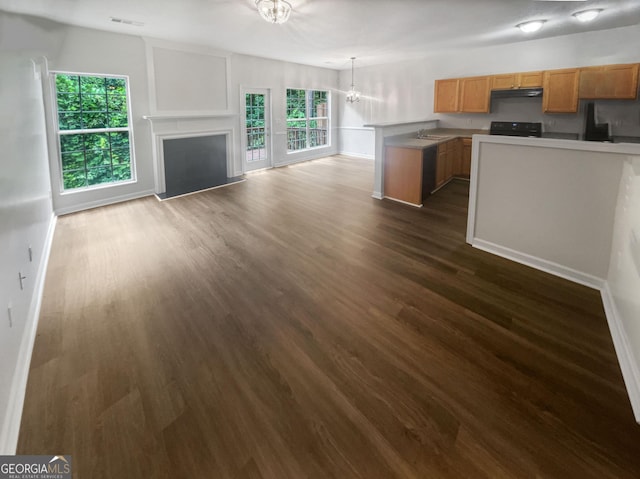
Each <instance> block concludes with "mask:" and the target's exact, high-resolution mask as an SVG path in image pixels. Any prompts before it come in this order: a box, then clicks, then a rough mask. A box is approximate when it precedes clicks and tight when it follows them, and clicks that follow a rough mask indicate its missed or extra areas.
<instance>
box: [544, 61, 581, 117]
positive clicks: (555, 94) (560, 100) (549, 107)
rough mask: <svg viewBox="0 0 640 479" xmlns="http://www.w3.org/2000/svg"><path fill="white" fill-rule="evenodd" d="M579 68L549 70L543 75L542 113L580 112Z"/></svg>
mask: <svg viewBox="0 0 640 479" xmlns="http://www.w3.org/2000/svg"><path fill="white" fill-rule="evenodd" d="M579 73H580V72H579V70H578V69H577V68H567V69H563V70H548V71H545V72H544V74H543V80H542V81H543V88H544V93H543V95H542V111H543V112H545V113H576V112H577V111H578V78H579Z"/></svg>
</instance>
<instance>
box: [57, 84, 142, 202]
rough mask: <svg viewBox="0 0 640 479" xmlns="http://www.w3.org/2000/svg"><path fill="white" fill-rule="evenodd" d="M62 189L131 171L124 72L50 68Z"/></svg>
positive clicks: (121, 177)
mask: <svg viewBox="0 0 640 479" xmlns="http://www.w3.org/2000/svg"><path fill="white" fill-rule="evenodd" d="M55 87H56V109H57V117H58V139H59V144H60V164H61V171H62V188H63V190H75V189H79V188H89V187H92V186H96V185H103V184H106V183H118V182H123V181H131V180H132V179H133V177H134V169H133V155H132V151H133V150H132V131H131V120H130V117H129V106H128V105H129V101H128V85H127V79H126V78H124V77H110V76H109V77H108V76H95V75H83V74H66V73H56V74H55Z"/></svg>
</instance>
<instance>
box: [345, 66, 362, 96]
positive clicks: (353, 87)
mask: <svg viewBox="0 0 640 479" xmlns="http://www.w3.org/2000/svg"><path fill="white" fill-rule="evenodd" d="M355 60H356V57H351V89H350V90H349V91H348V92H347V103H355V102H357V101H360V92H359V91H357V90H356V88H355V83H354V82H353V64H354V62H355Z"/></svg>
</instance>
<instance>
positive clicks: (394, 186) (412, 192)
mask: <svg viewBox="0 0 640 479" xmlns="http://www.w3.org/2000/svg"><path fill="white" fill-rule="evenodd" d="M436 151H437V150H436V147H435V146H431V147H427V148H422V149H420V148H405V147H401V146H387V147H385V157H384V196H385V198H390V199H394V200H399V201H402V202H404V203H409V204H412V205H414V206H422V201H423V199H424V198H426V197H427V196H429V195H430V194H431V191H433V190H434V189H435V188H436V186H435V175H436V161H437V158H436V155H437V153H436Z"/></svg>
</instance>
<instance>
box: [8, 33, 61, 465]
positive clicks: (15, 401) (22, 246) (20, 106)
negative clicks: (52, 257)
mask: <svg viewBox="0 0 640 479" xmlns="http://www.w3.org/2000/svg"><path fill="white" fill-rule="evenodd" d="M5 40H6V39H5V38H0V85H1V86H2V87H1V88H0V150H1V151H2V160H1V162H0V164H1V165H2V168H1V170H0V313H1V314H0V454H4V455H11V454H15V450H16V444H17V441H18V432H19V428H20V418H21V416H22V404H23V400H24V393H25V390H26V386H27V377H28V373H29V364H30V360H31V350H32V347H33V342H34V339H35V331H36V327H37V324H38V315H39V309H40V300H41V297H42V288H43V284H44V277H45V272H46V266H47V258H48V254H49V250H50V245H51V238H52V235H53V229H54V225H55V218H54V216H53V207H52V200H51V188H50V183H49V167H48V154H47V140H46V131H45V119H44V106H43V100H42V86H41V77H40V71H41V66H42V65H41V64H40V63H39V62H37V61H35V62H34V61H33V60H32V58H33V57H32V55H31V54H30V53H29V52H26V51H21V52H19V51H10V50H9V49H5V46H6V43H5ZM21 278H23V279H21Z"/></svg>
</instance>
